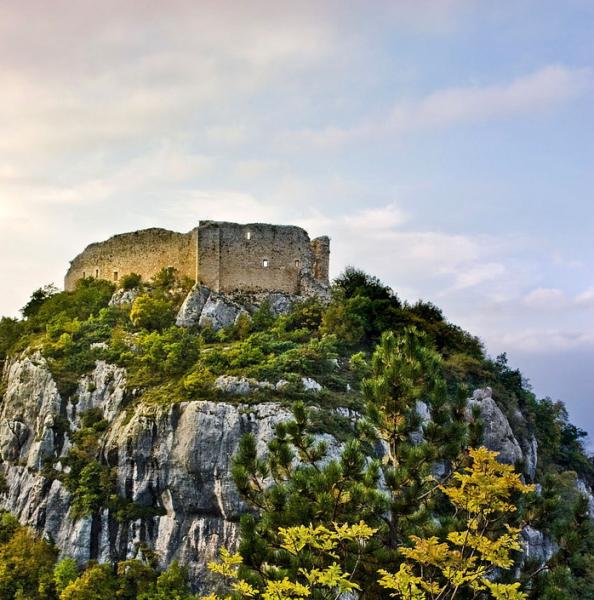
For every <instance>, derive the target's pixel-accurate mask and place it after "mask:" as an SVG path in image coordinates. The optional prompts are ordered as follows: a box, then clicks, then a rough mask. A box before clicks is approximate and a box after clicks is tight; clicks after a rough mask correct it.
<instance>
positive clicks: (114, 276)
mask: <svg viewBox="0 0 594 600" xmlns="http://www.w3.org/2000/svg"><path fill="white" fill-rule="evenodd" d="M118 277H119V274H118V272H117V271H114V272H113V280H114V281H117V280H118Z"/></svg>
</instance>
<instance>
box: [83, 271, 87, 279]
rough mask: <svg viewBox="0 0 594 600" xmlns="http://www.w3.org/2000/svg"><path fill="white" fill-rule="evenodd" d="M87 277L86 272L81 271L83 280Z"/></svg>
mask: <svg viewBox="0 0 594 600" xmlns="http://www.w3.org/2000/svg"><path fill="white" fill-rule="evenodd" d="M86 276H87V274H86V272H85V271H83V279H84V278H85V277H86Z"/></svg>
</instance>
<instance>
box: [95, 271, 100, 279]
mask: <svg viewBox="0 0 594 600" xmlns="http://www.w3.org/2000/svg"><path fill="white" fill-rule="evenodd" d="M95 279H99V269H95Z"/></svg>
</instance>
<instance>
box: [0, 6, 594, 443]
mask: <svg viewBox="0 0 594 600" xmlns="http://www.w3.org/2000/svg"><path fill="white" fill-rule="evenodd" d="M0 132H1V134H0V280H1V281H2V289H1V293H0V314H4V315H18V310H19V308H20V307H21V306H23V305H24V304H25V302H26V301H27V299H28V297H29V296H30V294H31V292H32V291H33V290H34V289H36V288H38V287H40V286H41V285H43V284H46V283H49V282H54V283H56V284H58V285H61V284H62V280H63V275H64V273H65V271H66V269H67V267H68V261H69V260H70V259H72V258H73V257H74V256H75V255H76V254H77V253H79V252H80V251H81V250H82V249H83V248H84V247H85V246H86V245H87V244H89V243H91V242H93V241H99V240H103V239H106V238H107V237H109V236H111V235H113V234H115V233H121V232H124V231H130V230H135V229H141V228H145V227H152V226H159V227H164V228H169V229H173V230H177V231H189V230H190V229H192V228H193V227H195V226H196V225H197V223H198V221H199V220H200V219H217V220H230V221H236V222H248V223H249V222H257V221H261V222H262V221H263V222H271V223H282V224H295V225H301V226H303V227H305V228H306V229H307V230H308V231H309V232H310V234H311V235H312V236H317V235H324V234H327V235H329V236H330V237H331V239H332V242H331V243H332V257H331V270H332V275H337V274H338V273H339V272H340V271H341V270H342V269H343V268H344V267H345V266H346V265H355V266H357V267H360V268H363V269H365V270H366V271H368V272H370V273H372V274H375V275H377V276H379V277H380V278H381V279H382V280H383V281H384V282H386V283H388V284H389V285H391V286H392V287H393V288H394V290H395V291H396V292H397V293H398V295H399V296H400V297H401V298H403V299H406V300H408V301H411V302H412V301H415V300H416V299H418V298H422V299H425V300H430V301H432V302H434V303H435V304H437V305H438V306H440V307H441V308H442V309H443V310H444V312H445V314H446V316H447V317H448V318H449V319H450V320H451V321H453V322H455V323H457V324H459V325H461V326H462V327H464V328H465V329H468V330H469V331H471V332H472V333H474V334H476V335H478V336H479V337H480V338H481V339H482V340H483V341H484V343H485V346H486V349H487V351H488V353H489V354H490V355H492V356H496V355H497V354H499V353H501V352H507V354H508V358H509V361H510V364H511V366H513V367H518V368H520V369H521V370H522V371H523V373H524V374H525V376H526V377H527V378H529V380H530V382H531V384H532V386H533V388H534V390H535V392H536V393H537V394H538V395H539V396H541V397H544V396H550V397H552V398H553V399H561V400H563V401H564V402H565V403H566V404H567V406H568V408H569V411H570V416H571V418H572V420H573V421H574V422H575V423H576V424H577V425H579V426H580V427H582V428H584V429H586V430H587V431H589V432H590V433H591V434H592V435H593V436H594V410H593V409H594V243H593V236H594V193H593V190H594V169H593V166H594V165H593V161H594V2H592V1H591V0H564V1H563V2H559V1H558V0H533V1H530V0H502V1H501V2H492V1H484V2H483V1H480V0H435V1H432V0H392V1H390V2H384V1H380V0H366V1H361V2H359V1H357V0H351V1H349V2H344V0H342V1H336V2H335V1H324V0H318V1H316V2H310V1H307V0H304V1H301V2H286V1H279V0H277V1H274V2H272V1H270V2H259V1H257V0H253V1H250V2H243V3H242V2H236V1H226V0H217V1H216V2H206V1H199V0H192V1H190V0H188V1H184V0H168V1H167V2H162V1H161V2H159V1H156V0H153V1H151V0H143V1H141V0H135V1H131V0H117V1H115V0H102V2H100V3H99V2H89V1H79V0H69V1H66V0H52V2H51V3H47V2H43V1H41V0H37V1H33V0H4V1H3V2H2V3H0Z"/></svg>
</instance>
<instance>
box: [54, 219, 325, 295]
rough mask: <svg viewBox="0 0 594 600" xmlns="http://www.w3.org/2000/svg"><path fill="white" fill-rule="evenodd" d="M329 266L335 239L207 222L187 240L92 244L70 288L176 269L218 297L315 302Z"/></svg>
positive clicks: (134, 235) (143, 237)
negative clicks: (274, 295) (271, 295)
mask: <svg viewBox="0 0 594 600" xmlns="http://www.w3.org/2000/svg"><path fill="white" fill-rule="evenodd" d="M329 260H330V240H329V238H328V237H326V236H323V237H318V238H315V239H313V240H310V238H309V235H308V234H307V232H306V231H305V230H303V229H301V228H300V227H294V226H287V225H268V224H263V223H250V224H247V225H240V224H238V223H226V222H220V221H200V222H199V224H198V227H195V228H194V229H192V230H191V231H189V232H188V233H177V232H174V231H168V230H166V229H158V228H153V229H143V230H141V231H134V232H131V233H123V234H119V235H115V236H113V237H111V238H109V239H108V240H106V241H104V242H98V243H94V244H90V245H89V246H87V248H86V249H85V250H84V251H83V252H81V253H80V254H79V255H78V256H76V258H74V260H72V261H71V263H70V268H69V269H68V272H67V273H66V277H65V279H64V289H66V290H73V289H74V288H75V286H76V282H77V281H78V280H79V279H83V278H85V277H95V278H98V279H107V280H110V281H113V282H116V283H117V281H118V280H119V279H120V277H122V276H123V275H126V274H129V273H138V274H139V275H141V276H142V279H143V280H144V281H148V280H149V279H150V278H151V277H153V276H154V275H155V274H156V273H158V272H159V271H160V270H161V269H163V268H164V267H174V268H175V269H177V270H178V271H179V273H180V274H181V275H184V276H187V277H189V278H191V279H193V280H195V281H196V282H199V283H201V284H203V285H205V286H206V287H208V288H209V289H211V290H213V291H215V292H227V293H232V292H254V293H259V292H283V293H287V294H295V295H299V294H303V295H310V294H312V293H316V290H317V289H324V288H326V287H327V285H328V267H329Z"/></svg>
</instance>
